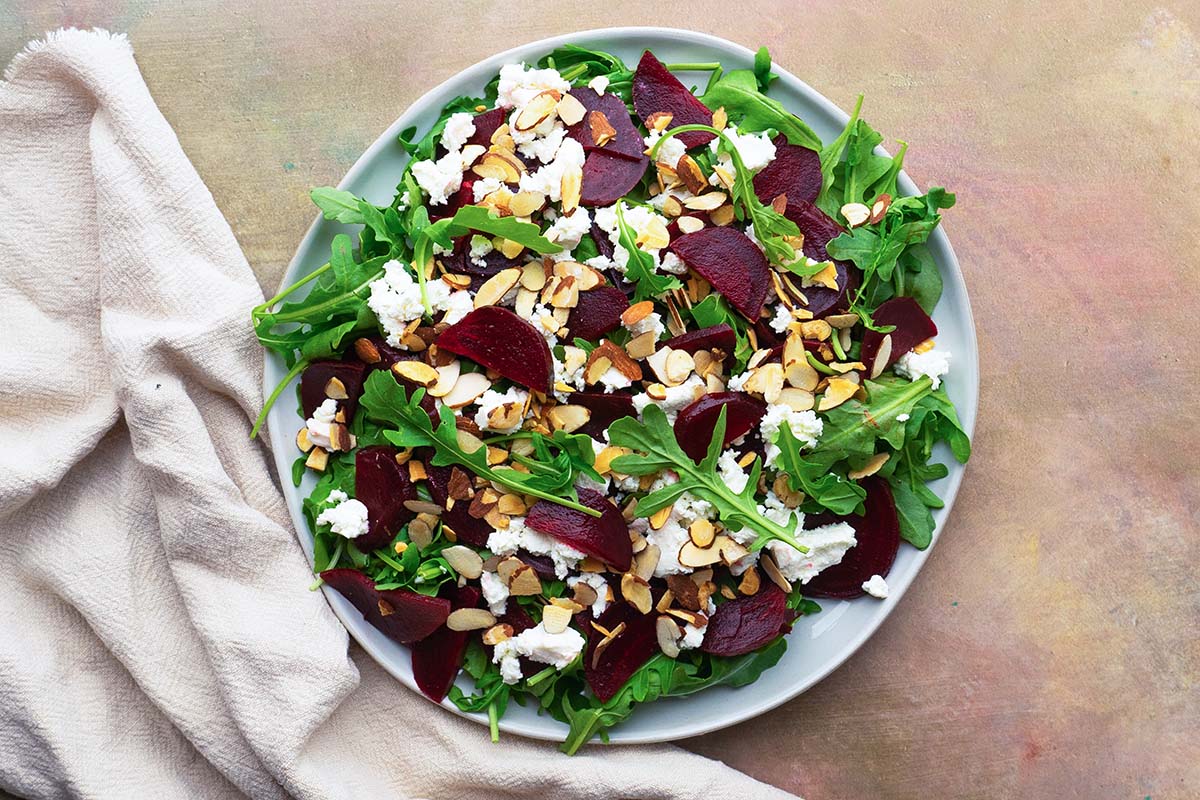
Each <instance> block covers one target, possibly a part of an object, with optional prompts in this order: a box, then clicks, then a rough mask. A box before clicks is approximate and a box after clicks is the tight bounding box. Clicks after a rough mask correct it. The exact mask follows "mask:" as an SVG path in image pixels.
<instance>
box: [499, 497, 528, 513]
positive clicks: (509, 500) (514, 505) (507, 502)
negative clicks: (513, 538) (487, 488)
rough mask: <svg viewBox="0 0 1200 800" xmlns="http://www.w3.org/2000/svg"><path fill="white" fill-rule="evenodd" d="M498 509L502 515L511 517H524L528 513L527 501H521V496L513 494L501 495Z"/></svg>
mask: <svg viewBox="0 0 1200 800" xmlns="http://www.w3.org/2000/svg"><path fill="white" fill-rule="evenodd" d="M496 508H497V509H498V510H499V511H500V513H501V514H508V515H509V516H510V517H520V516H523V515H524V514H525V512H526V511H527V509H526V507H525V501H524V500H523V499H521V496H520V495H519V494H511V493H505V494H502V495H500V499H499V500H498V501H497V502H496Z"/></svg>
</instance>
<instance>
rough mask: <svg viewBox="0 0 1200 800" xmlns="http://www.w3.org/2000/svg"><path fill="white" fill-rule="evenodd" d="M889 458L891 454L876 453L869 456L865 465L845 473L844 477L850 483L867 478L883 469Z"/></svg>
mask: <svg viewBox="0 0 1200 800" xmlns="http://www.w3.org/2000/svg"><path fill="white" fill-rule="evenodd" d="M889 458H891V453H876V454H875V455H873V456H871V458H870V459H869V460H868V461H867V463H866V464H863V466H862V468H861V469H852V470H850V471H849V472H847V473H846V477H847V478H849V479H850V480H852V481H857V480H859V479H861V478H867V477H870V476H871V475H874V474H875V473H876V472H879V470H880V469H881V468H882V467H883V465H884V464H886V463H887V462H888V459H889Z"/></svg>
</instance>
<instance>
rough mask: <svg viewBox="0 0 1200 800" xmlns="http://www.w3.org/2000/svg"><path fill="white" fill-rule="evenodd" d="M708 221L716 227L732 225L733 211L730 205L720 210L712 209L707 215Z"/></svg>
mask: <svg viewBox="0 0 1200 800" xmlns="http://www.w3.org/2000/svg"><path fill="white" fill-rule="evenodd" d="M708 218H709V220H710V221H711V222H712V224H713V225H716V226H717V227H722V228H723V227H725V226H726V225H730V224H732V223H733V218H734V210H733V206H731V205H724V206H721V207H720V208H716V209H713V210H712V211H710V212H709V214H708Z"/></svg>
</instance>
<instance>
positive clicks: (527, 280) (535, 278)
mask: <svg viewBox="0 0 1200 800" xmlns="http://www.w3.org/2000/svg"><path fill="white" fill-rule="evenodd" d="M521 285H522V286H523V287H525V288H526V289H529V290H530V291H532V292H540V291H541V290H542V289H543V288H544V287H545V286H546V267H545V266H544V265H543V264H542V262H540V261H530V262H529V263H528V264H526V265H525V266H524V267H522V268H521Z"/></svg>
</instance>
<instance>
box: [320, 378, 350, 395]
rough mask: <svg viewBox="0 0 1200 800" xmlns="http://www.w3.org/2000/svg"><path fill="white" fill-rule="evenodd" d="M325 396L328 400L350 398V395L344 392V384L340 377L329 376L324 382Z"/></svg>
mask: <svg viewBox="0 0 1200 800" xmlns="http://www.w3.org/2000/svg"><path fill="white" fill-rule="evenodd" d="M325 396H326V397H328V398H329V399H330V400H349V399H350V395H349V394H348V393H347V392H346V384H344V383H342V381H341V379H340V378H330V379H329V380H327V381H326V382H325Z"/></svg>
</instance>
